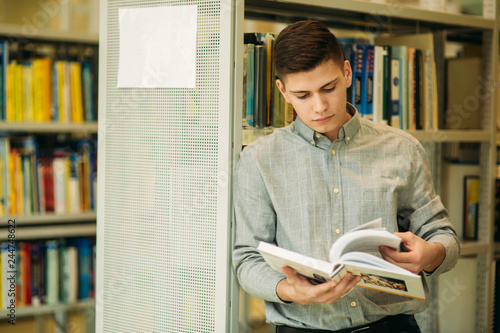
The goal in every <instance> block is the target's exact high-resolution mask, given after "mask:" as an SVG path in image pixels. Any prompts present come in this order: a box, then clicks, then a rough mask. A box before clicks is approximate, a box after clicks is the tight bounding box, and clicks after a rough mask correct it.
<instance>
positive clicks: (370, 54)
mask: <svg viewBox="0 0 500 333" xmlns="http://www.w3.org/2000/svg"><path fill="white" fill-rule="evenodd" d="M374 66H375V49H374V46H373V45H371V44H366V45H365V49H364V54H363V80H362V87H361V103H362V107H361V109H362V110H363V117H364V118H366V119H369V120H373V90H374V88H373V76H374V70H375V68H374Z"/></svg>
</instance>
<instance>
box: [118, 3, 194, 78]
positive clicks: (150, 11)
mask: <svg viewBox="0 0 500 333" xmlns="http://www.w3.org/2000/svg"><path fill="white" fill-rule="evenodd" d="M197 7H198V6H196V5H190V6H170V7H151V8H120V9H119V11H118V15H119V19H120V58H119V59H120V60H119V64H118V66H119V67H118V85H117V86H118V88H194V87H195V84H196V31H197V15H198V11H197V10H198V8H197Z"/></svg>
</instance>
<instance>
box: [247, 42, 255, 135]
mask: <svg viewBox="0 0 500 333" xmlns="http://www.w3.org/2000/svg"><path fill="white" fill-rule="evenodd" d="M247 56H248V60H247V65H248V68H247V91H246V93H247V115H246V116H247V124H248V126H253V125H254V121H253V109H254V101H255V97H254V96H255V92H254V89H255V45H254V44H248V53H247Z"/></svg>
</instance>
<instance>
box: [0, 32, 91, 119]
mask: <svg viewBox="0 0 500 333" xmlns="http://www.w3.org/2000/svg"><path fill="white" fill-rule="evenodd" d="M39 43H40V44H41V45H43V46H44V47H41V48H40V50H42V49H43V50H44V51H42V52H45V53H40V54H38V53H37V52H35V51H33V50H32V49H30V50H24V49H23V47H22V46H21V47H20V49H16V51H15V52H16V55H15V57H13V56H9V53H10V52H14V51H11V50H10V47H9V42H7V41H5V40H3V41H0V91H1V93H0V121H7V122H51V121H56V122H62V123H64V122H74V123H81V122H83V121H86V122H92V121H95V120H96V118H97V117H96V107H95V104H96V99H95V96H94V95H95V85H96V84H95V81H96V79H95V76H94V73H93V72H94V68H93V65H92V62H91V61H90V60H89V59H87V58H85V57H78V58H79V59H80V58H81V60H78V61H74V60H66V59H61V58H60V57H61V56H60V55H59V54H58V56H57V57H55V56H53V55H52V54H56V53H58V52H57V51H59V50H57V51H56V50H54V52H52V51H51V50H49V49H50V48H51V47H52V48H54V46H53V45H52V46H50V43H43V42H39ZM67 57H68V58H73V57H72V56H70V55H68V56H67ZM9 58H12V59H9Z"/></svg>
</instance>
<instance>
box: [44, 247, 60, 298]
mask: <svg viewBox="0 0 500 333" xmlns="http://www.w3.org/2000/svg"><path fill="white" fill-rule="evenodd" d="M46 251H47V252H46V259H47V261H46V265H47V270H46V274H47V275H46V286H47V297H46V301H47V304H57V303H58V302H59V242H58V241H56V240H50V241H47V242H46Z"/></svg>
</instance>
